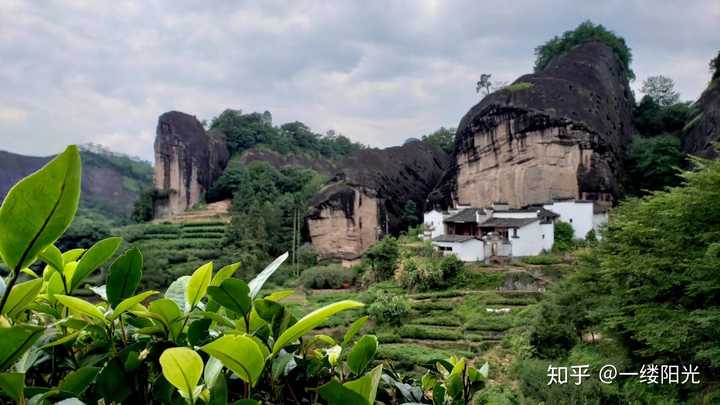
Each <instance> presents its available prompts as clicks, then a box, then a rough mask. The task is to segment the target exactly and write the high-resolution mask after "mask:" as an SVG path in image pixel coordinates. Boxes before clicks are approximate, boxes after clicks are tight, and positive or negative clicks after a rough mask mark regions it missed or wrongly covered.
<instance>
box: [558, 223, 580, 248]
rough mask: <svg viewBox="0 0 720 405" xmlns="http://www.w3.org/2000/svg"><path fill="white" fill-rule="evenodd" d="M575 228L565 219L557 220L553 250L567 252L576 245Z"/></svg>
mask: <svg viewBox="0 0 720 405" xmlns="http://www.w3.org/2000/svg"><path fill="white" fill-rule="evenodd" d="M574 235H575V230H574V229H573V227H572V225H570V224H569V223H567V222H563V221H559V220H558V221H555V244H554V245H553V250H556V251H558V252H567V251H569V250H572V249H573V247H575V244H574V242H573V238H574Z"/></svg>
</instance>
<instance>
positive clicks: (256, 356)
mask: <svg viewBox="0 0 720 405" xmlns="http://www.w3.org/2000/svg"><path fill="white" fill-rule="evenodd" d="M200 350H202V351H204V352H205V353H207V354H209V355H211V356H213V357H215V358H216V359H218V360H220V361H221V362H222V364H223V365H224V366H225V367H227V368H229V369H230V370H232V371H233V372H234V373H235V374H237V375H238V376H240V378H242V379H243V380H244V381H246V382H249V383H250V384H251V385H254V384H255V383H256V382H257V380H258V378H259V377H260V375H261V374H262V371H263V368H264V367H265V356H263V353H262V351H261V350H260V348H259V347H258V345H257V343H256V342H255V341H254V340H253V339H252V338H249V337H247V336H242V335H225V336H223V337H221V338H219V339H217V340H215V341H213V342H210V343H208V344H206V345H205V346H203V347H201V348H200Z"/></svg>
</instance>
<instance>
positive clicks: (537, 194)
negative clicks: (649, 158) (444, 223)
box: [433, 42, 632, 207]
mask: <svg viewBox="0 0 720 405" xmlns="http://www.w3.org/2000/svg"><path fill="white" fill-rule="evenodd" d="M631 119H632V94H631V91H630V88H629V86H628V81H627V79H626V77H625V74H624V69H623V67H622V64H621V62H620V60H619V58H618V57H617V56H616V55H615V54H614V52H613V51H612V49H611V48H610V47H608V46H607V45H605V44H602V43H599V42H587V43H584V44H582V45H579V46H577V47H575V48H573V49H571V50H569V51H568V52H566V53H565V54H563V55H561V56H559V57H557V58H555V60H553V61H552V62H551V63H550V64H549V65H548V66H547V67H546V68H545V69H544V70H543V71H541V72H539V73H536V74H528V75H524V76H521V77H520V78H518V79H517V80H516V81H515V82H514V83H513V84H512V85H510V86H507V87H506V88H505V89H503V90H499V91H497V92H495V93H492V94H490V95H488V96H487V97H485V98H484V99H483V100H482V101H481V102H480V103H478V104H477V105H475V106H474V107H473V108H472V109H470V111H469V112H468V113H467V114H466V115H465V116H464V117H463V118H462V120H461V121H460V125H459V127H458V131H457V136H456V140H455V142H456V144H455V163H454V164H455V165H454V167H453V168H452V169H451V170H450V173H452V176H451V177H454V181H453V182H452V186H451V187H448V186H447V185H445V190H444V191H443V190H440V191H439V192H436V193H435V194H434V196H433V197H434V199H435V200H436V201H438V200H442V199H445V200H448V199H452V200H453V201H456V202H458V203H461V204H470V205H472V206H476V207H484V206H488V205H490V204H492V203H493V202H496V201H503V202H507V203H509V204H510V205H511V206H514V207H522V206H525V205H529V204H537V203H542V202H546V201H549V200H551V199H554V198H579V199H589V200H595V201H598V202H600V203H601V204H606V205H610V204H612V203H613V201H615V199H616V198H617V197H618V196H620V195H621V193H622V190H621V187H620V186H619V184H620V181H619V179H620V178H621V176H622V174H623V167H622V162H623V156H624V153H625V148H626V146H627V143H628V142H629V141H630V136H631ZM440 205H442V204H440Z"/></svg>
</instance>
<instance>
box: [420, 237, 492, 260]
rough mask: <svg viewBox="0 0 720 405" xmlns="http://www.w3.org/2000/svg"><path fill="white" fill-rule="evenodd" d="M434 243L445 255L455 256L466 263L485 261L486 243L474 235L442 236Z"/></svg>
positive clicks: (435, 239)
mask: <svg viewBox="0 0 720 405" xmlns="http://www.w3.org/2000/svg"><path fill="white" fill-rule="evenodd" d="M432 241H433V242H432V244H433V246H435V247H437V249H438V250H439V251H441V252H443V254H445V255H450V254H453V255H455V256H457V258H458V259H460V260H462V261H464V262H481V261H483V260H485V242H483V241H482V240H480V239H478V238H476V237H474V236H472V235H440V236H437V237H435V238H433V240H432Z"/></svg>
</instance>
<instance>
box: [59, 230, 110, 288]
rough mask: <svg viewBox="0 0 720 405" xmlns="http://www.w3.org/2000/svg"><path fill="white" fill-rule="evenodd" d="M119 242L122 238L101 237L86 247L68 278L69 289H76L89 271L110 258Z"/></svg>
mask: <svg viewBox="0 0 720 405" xmlns="http://www.w3.org/2000/svg"><path fill="white" fill-rule="evenodd" d="M121 243H122V238H119V237H112V238H107V239H103V240H101V241H100V242H98V243H96V244H94V245H93V247H91V248H90V249H88V251H87V252H85V254H84V255H83V256H82V259H80V261H79V262H78V265H77V267H76V268H75V272H73V275H72V279H71V280H70V291H73V290H74V289H76V288H77V287H78V286H79V285H80V283H82V282H83V280H85V278H86V277H87V276H89V275H90V273H92V272H93V271H95V270H97V269H98V268H100V266H102V265H103V264H105V263H106V262H107V261H108V260H110V258H111V257H112V256H113V255H114V254H115V252H116V251H117V250H118V248H119V247H120V244H121Z"/></svg>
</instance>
